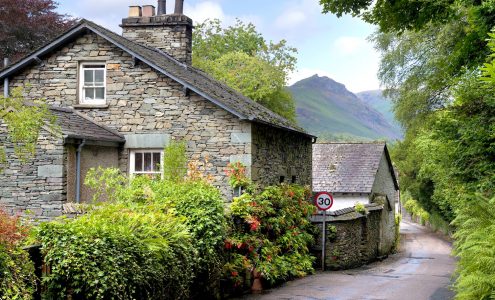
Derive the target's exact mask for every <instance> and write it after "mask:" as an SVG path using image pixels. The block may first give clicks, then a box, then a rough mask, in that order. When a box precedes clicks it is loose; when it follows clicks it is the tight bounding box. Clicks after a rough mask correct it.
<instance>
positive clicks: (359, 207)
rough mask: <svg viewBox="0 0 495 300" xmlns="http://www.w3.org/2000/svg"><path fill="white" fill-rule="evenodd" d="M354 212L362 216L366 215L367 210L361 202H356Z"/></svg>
mask: <svg viewBox="0 0 495 300" xmlns="http://www.w3.org/2000/svg"><path fill="white" fill-rule="evenodd" d="M354 210H355V211H356V212H357V213H360V214H362V215H366V214H367V213H368V210H367V209H366V206H364V204H363V203H361V202H357V203H356V204H355V205H354Z"/></svg>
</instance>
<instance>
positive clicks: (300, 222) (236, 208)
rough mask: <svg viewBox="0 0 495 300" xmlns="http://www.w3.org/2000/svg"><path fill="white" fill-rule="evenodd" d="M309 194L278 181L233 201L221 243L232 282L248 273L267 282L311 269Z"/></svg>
mask: <svg viewBox="0 0 495 300" xmlns="http://www.w3.org/2000/svg"><path fill="white" fill-rule="evenodd" d="M309 197H310V190H309V188H305V187H301V186H297V185H280V186H272V187H267V188H266V189H264V190H263V191H262V192H260V193H245V194H243V195H242V196H240V197H238V198H235V199H234V201H233V203H232V206H231V216H232V223H231V228H230V232H229V237H228V238H227V240H226V241H225V248H226V250H227V252H228V256H229V261H228V263H227V264H226V265H225V273H226V276H227V278H228V279H229V280H230V281H231V282H232V283H233V285H234V286H236V287H242V286H243V284H244V283H245V282H249V277H250V276H251V271H255V272H259V273H261V278H262V279H264V280H265V281H266V282H268V283H269V284H274V283H276V282H280V281H283V280H287V279H289V278H293V277H301V276H305V275H307V274H309V273H312V272H313V271H314V269H313V262H314V257H312V256H311V255H310V253H309V246H310V245H311V244H312V243H313V242H314V237H313V233H314V231H315V227H314V226H313V225H312V224H311V222H310V221H309V216H310V215H311V214H312V213H313V211H314V206H313V205H312V204H311V203H310V202H309V201H308V199H309Z"/></svg>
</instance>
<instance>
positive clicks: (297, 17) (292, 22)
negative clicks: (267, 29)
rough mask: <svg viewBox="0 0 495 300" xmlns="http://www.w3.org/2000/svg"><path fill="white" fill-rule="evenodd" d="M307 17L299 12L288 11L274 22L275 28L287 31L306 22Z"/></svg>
mask: <svg viewBox="0 0 495 300" xmlns="http://www.w3.org/2000/svg"><path fill="white" fill-rule="evenodd" d="M306 19H307V16H306V14H304V12H301V11H289V12H285V13H284V14H282V15H280V16H279V17H278V18H277V19H276V20H275V26H276V27H277V28H279V29H289V28H295V27H298V26H299V25H300V24H302V23H304V21H306Z"/></svg>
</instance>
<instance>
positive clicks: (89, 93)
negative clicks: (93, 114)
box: [84, 88, 95, 100]
mask: <svg viewBox="0 0 495 300" xmlns="http://www.w3.org/2000/svg"><path fill="white" fill-rule="evenodd" d="M94 98H95V89H93V88H85V89H84V99H86V100H92V99H94Z"/></svg>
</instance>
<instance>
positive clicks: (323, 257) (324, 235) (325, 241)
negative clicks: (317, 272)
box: [321, 210, 327, 271]
mask: <svg viewBox="0 0 495 300" xmlns="http://www.w3.org/2000/svg"><path fill="white" fill-rule="evenodd" d="M326 221H327V211H326V210H324V211H323V222H322V233H321V236H322V243H321V270H322V271H325V248H326V244H327V239H326V233H327V230H326Z"/></svg>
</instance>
